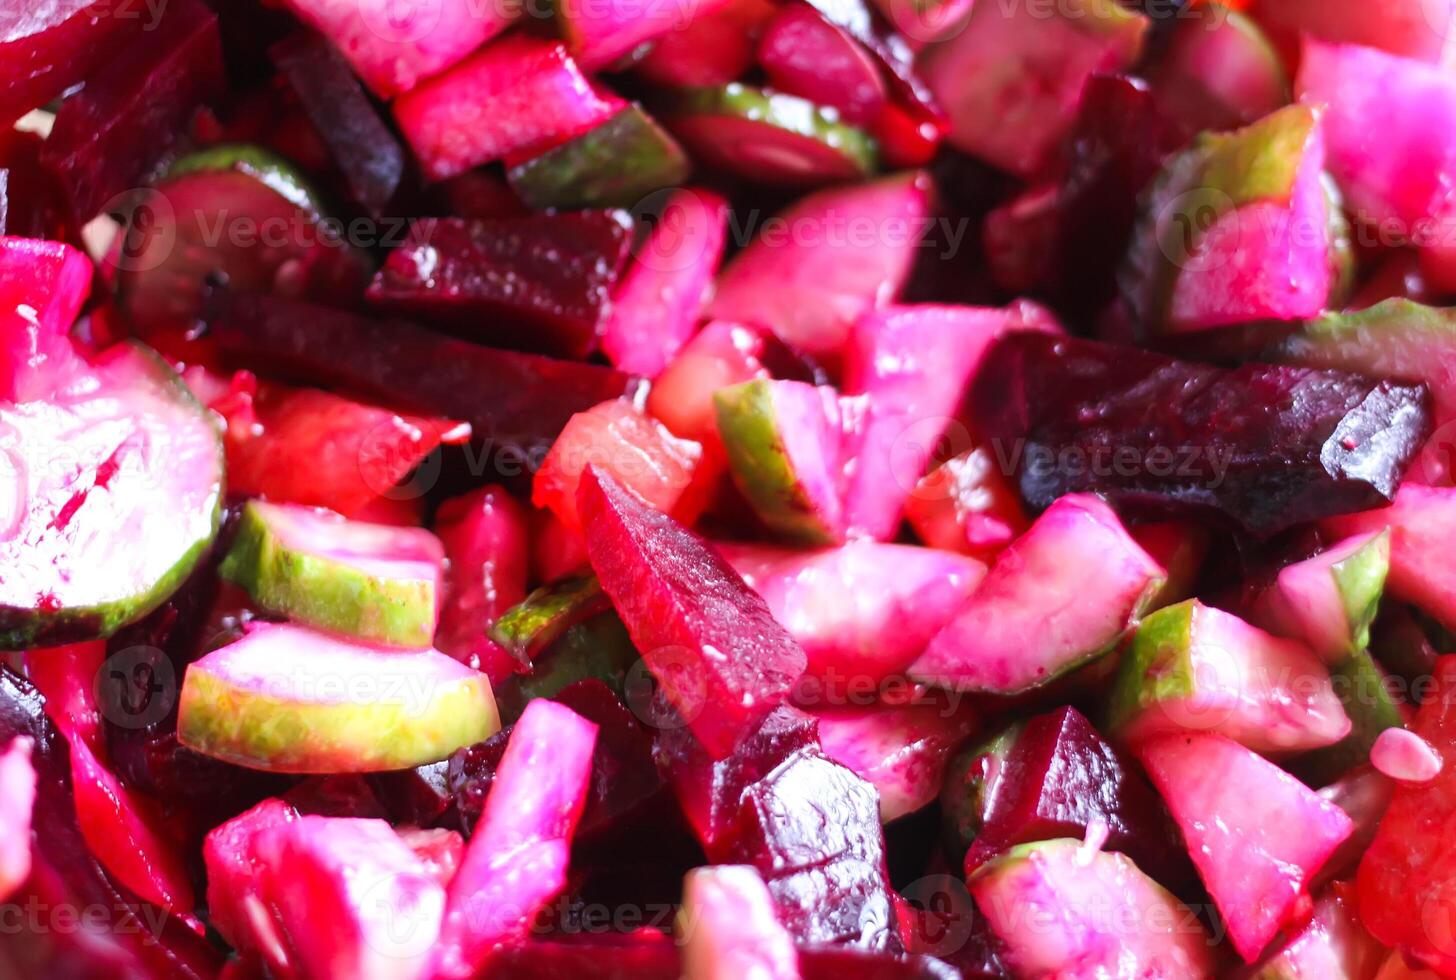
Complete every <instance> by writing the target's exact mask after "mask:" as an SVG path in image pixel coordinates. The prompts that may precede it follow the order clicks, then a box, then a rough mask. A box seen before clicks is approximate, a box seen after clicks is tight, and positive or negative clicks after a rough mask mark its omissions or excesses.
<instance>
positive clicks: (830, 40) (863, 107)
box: [758, 4, 886, 124]
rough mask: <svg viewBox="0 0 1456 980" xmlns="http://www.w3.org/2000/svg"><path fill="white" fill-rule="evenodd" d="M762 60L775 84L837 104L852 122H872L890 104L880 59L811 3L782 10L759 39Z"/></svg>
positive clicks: (819, 100) (769, 78) (791, 91)
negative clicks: (887, 101)
mask: <svg viewBox="0 0 1456 980" xmlns="http://www.w3.org/2000/svg"><path fill="white" fill-rule="evenodd" d="M758 61H759V64H760V65H762V66H763V70H764V73H765V74H766V75H768V80H769V84H770V85H772V86H773V87H774V88H775V89H777V90H779V91H780V92H788V93H789V94H790V95H798V96H802V97H803V98H806V99H808V100H809V101H811V102H814V103H817V104H818V105H824V106H832V107H834V108H835V109H838V110H839V113H840V115H841V116H843V118H844V119H845V121H846V122H852V123H858V124H867V123H871V122H873V121H874V119H875V116H876V115H877V114H878V113H879V111H880V109H881V108H882V107H883V106H884V104H885V99H886V88H885V80H884V79H883V78H882V77H881V75H880V66H879V64H878V63H877V62H876V61H875V59H874V58H873V57H872V56H871V55H870V53H869V52H868V51H866V50H865V49H864V48H863V47H861V46H860V43H859V42H858V41H856V40H855V39H854V38H853V37H851V36H850V35H849V34H848V33H847V32H846V31H845V30H844V29H843V28H841V27H838V26H836V25H835V24H833V23H831V22H830V21H828V20H826V19H825V18H824V16H823V15H822V14H820V13H819V12H818V11H817V10H814V9H813V8H812V7H809V6H807V5H799V4H790V5H789V6H786V7H783V8H782V9H780V10H779V12H778V14H776V15H775V16H774V19H773V20H771V21H770V22H769V24H768V26H767V27H766V28H765V29H764V32H763V38H762V40H760V41H759V45H758Z"/></svg>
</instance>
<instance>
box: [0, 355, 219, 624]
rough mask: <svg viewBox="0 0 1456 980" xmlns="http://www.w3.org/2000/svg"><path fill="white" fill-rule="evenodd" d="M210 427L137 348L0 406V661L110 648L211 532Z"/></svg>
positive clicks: (175, 581) (165, 372) (214, 473)
mask: <svg viewBox="0 0 1456 980" xmlns="http://www.w3.org/2000/svg"><path fill="white" fill-rule="evenodd" d="M222 487H223V452H222V441H221V438H220V433H219V431H218V426H217V423H216V421H215V419H214V417H213V416H212V415H210V414H209V413H208V412H207V411H206V409H204V408H203V407H202V406H201V405H199V404H198V403H197V401H196V400H195V399H194V398H193V397H192V394H191V393H190V392H189V391H188V390H187V386H186V385H185V384H183V383H182V379H181V378H179V377H177V375H176V374H175V373H174V372H173V371H172V369H171V368H170V367H168V366H167V364H166V363H165V362H164V361H163V360H162V359H161V358H160V357H158V356H157V355H156V354H155V353H153V352H152V351H151V350H149V349H147V348H146V347H143V346H141V345H140V344H122V345H118V346H116V347H113V348H111V349H110V350H109V351H107V352H106V353H105V354H103V355H102V356H101V357H100V358H99V359H98V360H97V361H96V362H95V363H94V364H92V365H91V366H90V367H89V368H88V369H86V370H84V371H82V372H81V373H80V374H79V375H78V376H77V377H75V378H74V379H73V380H71V381H70V382H68V384H67V385H66V387H65V388H63V389H62V390H60V391H58V392H56V393H54V394H53V395H51V396H50V397H49V398H46V399H43V400H38V401H29V402H23V403H20V404H10V405H0V527H3V531H0V568H3V569H5V572H4V574H0V649H9V650H16V649H25V648H28V647H35V646H54V645H57V644H61V643H73V642H79V641H82V640H88V639H94V638H97V637H103V636H109V635H110V634H112V633H114V632H115V631H116V630H118V629H120V628H121V627H122V626H125V625H126V624H128V623H131V622H133V621H135V620H137V619H140V618H141V617H142V616H145V615H146V614H147V613H149V612H151V611H152V610H153V609H154V608H156V607H157V606H158V605H160V604H161V603H162V601H163V600H165V599H166V598H167V596H169V595H171V594H172V592H173V591H174V590H175V589H176V588H177V586H178V585H180V584H181V583H182V580H183V579H184V578H186V577H187V575H188V573H190V572H191V571H192V569H193V567H194V566H195V565H196V564H197V561H198V559H199V558H200V557H201V555H202V554H203V552H204V551H206V550H207V547H208V546H209V545H210V544H211V543H212V540H213V537H214V536H215V535H216V534H217V528H218V522H219V518H220V503H221V499H222Z"/></svg>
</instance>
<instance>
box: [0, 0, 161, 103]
mask: <svg viewBox="0 0 1456 980" xmlns="http://www.w3.org/2000/svg"><path fill="white" fill-rule="evenodd" d="M123 9H128V10H133V12H134V13H135V15H136V16H135V17H133V18H131V19H128V18H125V17H122V16H120V13H121V12H122V10H123ZM143 13H144V11H143V10H142V9H141V8H123V7H121V6H118V5H117V4H115V3H108V2H105V0H25V2H24V3H15V4H6V5H5V7H4V9H3V12H0V125H3V127H4V128H7V129H8V128H9V126H10V123H12V122H14V121H15V120H16V119H18V118H20V117H21V116H23V115H24V114H25V113H26V112H28V111H30V110H31V109H36V108H39V107H40V106H43V105H45V104H46V103H47V102H50V101H51V100H52V99H54V98H55V97H56V96H58V95H60V94H61V93H62V92H64V91H65V90H66V89H68V88H70V87H71V86H72V85H75V84H76V83H77V82H80V81H82V80H83V79H85V78H87V77H88V76H90V74H91V72H92V70H93V69H95V68H96V66H97V65H99V64H101V63H102V62H103V60H104V59H106V58H108V57H114V56H115V54H116V51H117V49H119V48H124V47H126V46H128V42H129V41H130V42H132V43H137V42H136V39H135V38H128V37H127V36H126V35H124V34H118V32H119V31H122V30H123V29H125V28H126V27H127V26H128V25H130V26H131V27H132V28H140V27H141V26H142V24H144V23H145V18H144V17H143V16H142V15H143ZM127 34H130V32H127Z"/></svg>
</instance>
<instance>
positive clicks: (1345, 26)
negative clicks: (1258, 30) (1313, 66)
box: [1247, 0, 1456, 65]
mask: <svg viewBox="0 0 1456 980" xmlns="http://www.w3.org/2000/svg"><path fill="white" fill-rule="evenodd" d="M1247 9H1248V13H1249V16H1251V17H1253V18H1254V20H1256V21H1258V22H1259V25H1260V26H1261V27H1263V28H1264V30H1265V31H1267V32H1268V33H1269V36H1270V37H1271V38H1272V39H1273V40H1274V41H1275V43H1277V44H1278V45H1279V48H1280V50H1281V51H1282V52H1283V54H1284V56H1285V58H1286V59H1288V61H1289V62H1290V63H1291V64H1294V63H1295V62H1297V61H1298V60H1299V46H1300V40H1301V38H1302V37H1304V36H1308V37H1312V38H1318V39H1320V40H1321V41H1329V42H1334V43H1338V44H1352V45H1353V44H1359V45H1365V46H1367V47H1371V48H1379V49H1381V50H1382V51H1387V52H1389V53H1391V54H1396V55H1401V56H1403V57H1406V58H1413V59H1415V60H1416V61H1424V62H1427V63H1429V64H1432V65H1448V64H1450V62H1451V58H1452V54H1453V52H1452V50H1451V38H1452V32H1453V29H1456V4H1452V3H1450V0H1391V2H1389V3H1383V4H1381V5H1380V6H1379V7H1374V6H1371V5H1370V4H1368V3H1363V2H1362V0H1254V2H1253V3H1251V4H1249V5H1248V8H1247Z"/></svg>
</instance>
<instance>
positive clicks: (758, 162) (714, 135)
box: [663, 82, 879, 185]
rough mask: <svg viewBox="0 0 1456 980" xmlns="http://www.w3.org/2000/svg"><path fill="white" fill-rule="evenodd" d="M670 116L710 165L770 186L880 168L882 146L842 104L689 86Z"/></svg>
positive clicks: (849, 176)
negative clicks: (838, 107)
mask: <svg viewBox="0 0 1456 980" xmlns="http://www.w3.org/2000/svg"><path fill="white" fill-rule="evenodd" d="M663 122H665V123H666V124H667V127H668V128H669V129H671V130H672V131H673V133H674V134H675V135H676V136H677V137H678V139H680V140H682V141H683V142H684V143H686V144H687V146H688V149H689V150H691V151H692V152H693V153H694V154H696V155H697V156H699V157H700V158H702V159H703V160H704V161H705V162H707V163H709V164H710V165H712V166H714V167H717V168H719V169H722V170H727V171H729V172H731V173H735V174H738V175H739V176H741V177H745V178H747V179H749V180H753V181H757V182H760V183H766V184H789V185H806V184H823V183H829V182H831V181H836V180H855V179H858V178H861V177H865V176H868V175H869V174H872V173H874V172H875V170H876V168H877V167H878V165H879V146H878V144H876V143H875V141H874V139H873V138H872V137H871V136H870V135H869V134H868V133H866V132H865V131H864V130H861V129H857V128H856V127H854V126H848V125H845V124H844V123H843V122H841V121H840V118H839V114H838V112H836V111H835V110H834V109H829V108H825V107H823V106H818V105H815V104H814V103H813V102H810V101H808V100H807V99H801V98H799V97H798V96H795V95H785V94H783V93H782V92H771V91H769V90H767V89H757V88H752V87H750V86H747V85H741V84H739V83H738V82H733V83H731V84H729V85H724V86H721V87H716V88H693V89H687V90H685V91H684V92H683V93H681V95H679V96H678V98H677V101H676V102H675V103H674V104H673V105H672V106H671V111H670V113H669V114H667V115H665V116H664V117H663Z"/></svg>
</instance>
